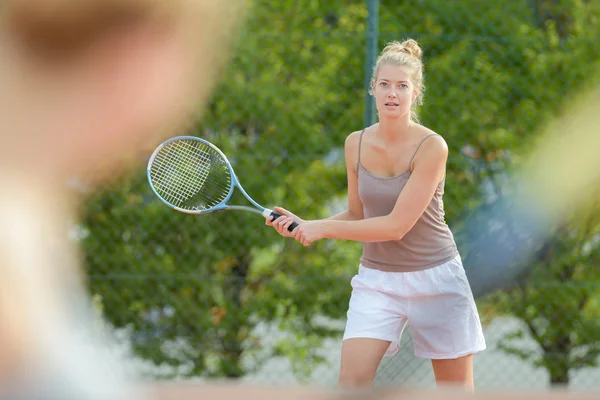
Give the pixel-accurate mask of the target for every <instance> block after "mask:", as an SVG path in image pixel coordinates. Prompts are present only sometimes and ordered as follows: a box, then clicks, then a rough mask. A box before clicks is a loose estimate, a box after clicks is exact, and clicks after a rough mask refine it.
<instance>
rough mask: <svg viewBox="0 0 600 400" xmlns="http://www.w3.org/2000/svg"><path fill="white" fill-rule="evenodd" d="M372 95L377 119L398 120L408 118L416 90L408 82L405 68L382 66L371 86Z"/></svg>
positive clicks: (416, 93)
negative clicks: (377, 114)
mask: <svg viewBox="0 0 600 400" xmlns="http://www.w3.org/2000/svg"><path fill="white" fill-rule="evenodd" d="M373 93H374V95H375V104H376V106H377V111H378V113H379V118H399V117H403V116H410V109H411V105H412V102H413V101H414V100H415V99H416V97H417V95H418V88H417V87H415V86H414V85H413V84H412V82H411V81H410V74H409V72H408V71H407V69H406V68H404V67H400V66H396V65H390V64H383V65H381V66H380V67H379V72H378V74H377V79H376V80H375V82H374V84H373Z"/></svg>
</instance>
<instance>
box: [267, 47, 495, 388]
mask: <svg viewBox="0 0 600 400" xmlns="http://www.w3.org/2000/svg"><path fill="white" fill-rule="evenodd" d="M421 54H422V50H421V48H420V46H419V45H418V43H417V42H416V41H415V40H412V39H409V40H406V41H404V42H391V43H389V44H388V45H387V46H386V47H385V48H384V50H383V52H382V53H381V54H380V56H379V58H378V60H377V63H376V66H375V68H374V72H373V77H372V81H371V94H372V95H374V96H375V100H376V106H377V111H378V114H379V121H378V123H376V124H374V125H372V126H370V127H367V128H366V129H363V130H362V131H358V132H354V133H352V134H350V135H349V136H348V137H347V139H346V142H345V158H346V167H347V173H348V209H347V210H346V211H344V212H342V213H340V214H337V215H335V216H333V217H330V218H328V219H324V220H314V221H304V220H302V219H301V218H298V217H297V216H296V215H294V214H293V213H291V212H289V211H287V210H285V209H282V208H280V207H276V208H275V210H276V211H278V212H280V213H281V214H283V215H285V216H284V217H281V218H278V219H277V220H276V221H275V222H273V221H272V218H269V219H268V220H267V222H266V223H267V225H270V226H273V227H274V228H275V229H276V230H277V231H278V232H279V233H280V234H281V235H282V236H286V237H294V238H295V239H297V240H298V241H300V242H301V243H302V244H303V245H305V246H308V245H310V244H311V243H313V242H315V241H317V240H319V239H325V238H329V239H345V240H354V241H359V242H363V254H362V257H361V258H360V265H359V269H358V274H357V275H356V276H354V278H353V279H352V282H351V285H352V296H351V299H350V304H349V310H348V320H347V323H346V329H345V332H344V338H343V345H342V357H341V368H340V376H339V385H340V386H341V387H344V388H356V387H364V386H371V385H372V382H373V379H374V376H375V372H376V371H377V367H378V366H379V363H380V362H381V360H382V358H383V357H384V356H392V355H394V354H396V353H397V352H398V350H399V344H400V337H401V335H402V332H403V330H404V328H405V327H406V325H407V323H408V324H410V327H411V331H412V334H413V339H414V354H415V356H416V357H420V358H426V359H431V363H432V366H433V371H434V375H435V378H436V382H437V384H438V386H440V385H443V386H446V385H452V386H456V387H460V388H464V389H465V390H468V391H473V390H474V381H473V354H475V353H477V352H479V351H482V350H484V349H485V348H486V344H485V339H484V336H483V332H482V328H481V323H480V319H479V314H478V312H477V308H476V305H475V301H474V298H473V294H472V292H471V288H470V285H469V282H468V280H467V277H466V274H465V270H464V268H463V265H462V262H461V258H460V254H459V252H458V249H457V246H456V243H455V240H454V236H453V234H452V232H451V231H450V229H449V227H448V226H447V224H446V223H445V219H444V206H443V200H442V197H443V193H444V183H445V171H446V161H447V157H448V146H447V144H446V142H445V140H444V139H443V138H442V136H440V135H439V134H437V133H435V132H433V131H431V130H430V129H428V128H426V127H424V126H422V125H420V124H419V120H418V116H417V113H416V107H417V106H418V105H420V104H422V99H423V92H424V85H423V69H424V67H423V62H422V59H421ZM293 221H296V222H298V223H299V226H298V227H297V228H296V229H294V230H293V231H292V232H291V233H290V232H288V231H287V227H288V226H289V225H290V224H291V223H292V222H293Z"/></svg>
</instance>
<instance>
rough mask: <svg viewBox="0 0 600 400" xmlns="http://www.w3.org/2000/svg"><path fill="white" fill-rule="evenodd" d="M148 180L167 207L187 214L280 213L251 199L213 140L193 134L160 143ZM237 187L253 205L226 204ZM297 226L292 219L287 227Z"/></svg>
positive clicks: (150, 162)
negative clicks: (211, 141)
mask: <svg viewBox="0 0 600 400" xmlns="http://www.w3.org/2000/svg"><path fill="white" fill-rule="evenodd" d="M147 175H148V182H149V183H150V188H152V191H153V192H154V194H155V195H156V196H157V197H158V198H159V199H160V200H161V201H162V202H163V203H165V204H166V205H167V206H169V207H171V208H173V209H174V210H177V211H180V212H183V213H188V214H208V213H211V212H215V211H223V210H243V211H251V212H255V213H258V214H261V215H262V216H263V217H265V218H268V217H270V216H272V217H273V220H276V219H277V218H279V217H280V216H281V214H279V213H276V212H274V211H273V210H270V209H268V208H265V207H263V206H261V205H260V204H258V203H257V202H256V201H254V200H253V199H252V198H251V197H250V196H249V195H248V194H247V193H246V191H245V190H244V188H243V187H242V185H241V184H240V182H239V180H238V179H237V177H236V175H235V172H234V171H233V167H232V166H231V163H230V162H229V160H228V159H227V157H226V156H225V154H223V152H222V151H221V150H220V149H219V148H217V147H216V146H215V145H213V144H212V143H210V142H208V141H206V140H204V139H200V138H197V137H194V136H177V137H174V138H171V139H168V140H166V141H164V142H163V143H161V144H160V145H159V146H158V147H157V148H156V150H154V152H153V153H152V155H151V156H150V160H149V161H148V167H147ZM235 187H237V188H238V189H239V190H240V191H241V192H242V194H243V195H244V196H245V197H246V198H247V199H248V201H249V202H250V203H251V204H252V206H253V207H247V206H240V205H229V204H227V202H228V201H229V199H230V198H231V195H232V194H233V190H234V188H235ZM296 226H298V224H297V223H296V222H293V223H292V224H291V225H290V226H289V227H288V230H289V231H290V232H291V231H293V230H294V228H295V227H296Z"/></svg>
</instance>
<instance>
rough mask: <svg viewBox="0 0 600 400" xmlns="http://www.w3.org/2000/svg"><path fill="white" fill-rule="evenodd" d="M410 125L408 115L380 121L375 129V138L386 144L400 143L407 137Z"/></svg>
mask: <svg viewBox="0 0 600 400" xmlns="http://www.w3.org/2000/svg"><path fill="white" fill-rule="evenodd" d="M411 125H412V122H411V121H410V115H406V116H403V117H401V118H394V119H381V120H379V125H378V128H377V136H379V137H380V139H381V140H382V141H383V142H385V143H388V144H392V143H397V142H401V141H403V140H405V139H406V137H407V136H408V133H409V131H410V127H411Z"/></svg>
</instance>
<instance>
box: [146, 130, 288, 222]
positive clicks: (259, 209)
mask: <svg viewBox="0 0 600 400" xmlns="http://www.w3.org/2000/svg"><path fill="white" fill-rule="evenodd" d="M180 140H195V141H198V142H201V143H203V144H205V145H206V146H209V147H210V148H211V149H212V150H214V151H215V152H217V153H218V154H219V155H220V156H221V157H222V158H223V160H224V161H225V164H226V165H227V168H228V169H229V175H230V176H231V184H230V188H229V193H228V194H227V196H226V197H225V198H224V199H223V201H221V202H220V203H219V204H217V205H216V206H213V207H210V208H207V209H205V210H187V209H185V208H181V207H177V206H175V205H173V204H171V203H170V202H168V201H167V200H165V199H164V198H163V197H162V196H161V195H160V194H159V193H158V192H157V191H156V189H155V188H154V185H153V184H152V177H151V172H152V171H151V169H152V164H153V162H154V159H155V158H156V156H157V155H158V153H159V152H160V151H161V150H162V149H163V148H164V147H165V146H167V145H168V144H171V143H173V142H176V141H180ZM146 175H147V178H148V183H149V184H150V189H152V192H154V194H155V195H156V197H158V198H159V199H160V201H162V202H163V203H164V204H166V205H167V206H169V207H170V208H172V209H174V210H176V211H179V212H182V213H186V214H195V215H201V214H210V213H213V212H216V211H226V210H242V211H250V212H253V213H257V214H260V215H262V216H263V217H265V218H268V217H269V216H270V215H271V214H273V213H274V212H273V210H271V209H268V208H265V207H263V206H261V205H260V204H258V203H257V202H256V201H254V199H253V198H252V197H250V195H249V194H248V193H246V191H245V190H244V188H243V187H242V184H241V183H240V181H239V180H238V178H237V176H236V174H235V171H234V170H233V167H232V166H231V162H229V159H228V158H227V156H226V155H225V154H224V153H223V152H222V151H221V149H219V148H218V147H217V146H215V145H214V144H212V143H211V142H209V141H207V140H205V139H202V138H199V137H196V136H175V137H172V138H170V139H167V140H165V141H164V142H162V143H161V144H160V145H158V146H157V147H156V149H155V150H154V151H153V152H152V155H151V156H150V159H149V160H148V165H147V167H146ZM236 187H237V188H238V189H239V190H240V191H241V192H242V194H243V195H244V197H246V199H247V200H248V201H249V202H250V203H251V204H252V205H253V206H254V208H253V207H247V206H240V205H228V204H227V202H228V201H229V199H231V196H232V195H233V191H234V190H235V188H236ZM275 214H276V213H275Z"/></svg>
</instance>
